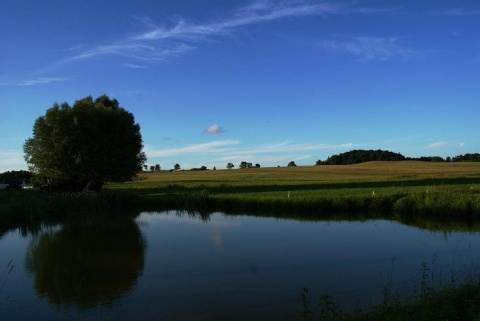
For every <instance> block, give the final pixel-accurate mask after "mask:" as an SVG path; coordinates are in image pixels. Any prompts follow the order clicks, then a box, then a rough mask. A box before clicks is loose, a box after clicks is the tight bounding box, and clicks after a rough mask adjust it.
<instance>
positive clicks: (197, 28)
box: [61, 0, 385, 64]
mask: <svg viewBox="0 0 480 321" xmlns="http://www.w3.org/2000/svg"><path fill="white" fill-rule="evenodd" d="M382 12H385V10H376V9H369V8H352V7H350V8H349V7H346V6H341V5H339V4H338V2H333V1H331V2H328V1H313V2H312V1H305V0H298V1H291V2H288V1H266V0H258V1H255V2H253V4H251V5H249V6H246V7H243V8H239V9H237V10H235V11H233V12H232V13H231V15H230V17H227V18H223V19H218V20H216V21H213V22H207V23H189V22H188V21H187V20H185V19H183V18H179V19H176V20H175V21H174V24H173V25H172V26H160V25H158V24H157V23H156V22H155V21H153V20H152V19H150V18H146V17H138V16H134V17H133V18H134V19H136V20H137V21H138V22H139V23H140V24H141V25H142V26H144V27H145V29H146V31H144V32H142V33H139V34H137V35H135V36H132V37H130V38H127V39H123V40H120V41H117V42H115V43H113V44H108V45H99V46H96V47H94V48H91V49H89V50H85V51H83V52H80V53H78V54H76V55H74V56H72V57H70V58H67V59H65V60H64V61H62V62H61V64H64V63H68V62H71V61H76V60H83V59H89V58H93V57H96V56H104V55H118V56H124V57H128V58H131V59H135V60H143V61H149V62H156V61H162V60H165V59H167V58H169V57H174V56H180V55H184V54H187V53H190V52H192V51H194V50H196V49H197V46H198V43H200V42H202V41H208V40H210V39H212V38H214V37H218V36H226V35H232V34H233V33H234V32H235V31H237V30H239V29H240V28H244V27H247V26H250V25H255V24H261V23H267V22H269V21H274V20H281V19H286V18H295V17H304V16H315V15H316V16H318V15H339V14H375V13H382Z"/></svg>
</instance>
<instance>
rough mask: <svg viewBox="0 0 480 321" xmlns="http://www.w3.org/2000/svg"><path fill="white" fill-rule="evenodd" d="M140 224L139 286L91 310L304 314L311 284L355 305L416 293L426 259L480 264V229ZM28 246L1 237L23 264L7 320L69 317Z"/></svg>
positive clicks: (445, 270) (12, 286)
mask: <svg viewBox="0 0 480 321" xmlns="http://www.w3.org/2000/svg"><path fill="white" fill-rule="evenodd" d="M136 222H137V223H138V225H139V227H140V230H141V233H142V236H143V237H144V238H145V240H146V242H147V244H148V246H147V248H146V250H145V265H144V269H143V271H142V274H141V275H140V276H139V277H138V282H137V286H136V287H135V289H134V290H133V291H132V292H131V293H129V294H128V295H126V296H125V297H123V298H121V299H119V300H118V301H117V302H115V303H114V304H113V306H112V308H110V309H106V308H105V307H104V308H100V307H99V308H98V309H97V310H95V309H94V310H89V311H86V312H82V315H83V316H85V315H87V316H88V317H90V319H92V318H95V317H97V316H99V315H102V317H103V318H104V319H108V318H110V319H115V320H132V319H141V318H143V319H152V320H163V319H164V318H165V319H167V320H169V319H178V320H256V319H259V318H260V319H262V320H270V319H272V320H277V319H282V318H285V316H287V319H295V311H296V309H297V308H298V307H299V306H300V300H299V292H300V291H301V289H302V288H303V287H305V286H307V287H308V288H309V289H310V293H311V294H312V296H313V297H315V296H316V297H317V298H318V297H319V296H320V295H322V294H325V293H327V294H331V295H333V297H334V299H335V301H336V302H338V303H340V304H343V305H345V306H350V305H356V304H368V303H371V302H374V301H375V300H378V299H379V298H381V296H382V290H383V287H384V286H385V285H386V284H389V282H393V283H394V285H395V287H396V288H397V289H399V291H405V290H408V289H409V288H410V289H411V284H412V279H413V278H416V279H417V284H418V281H419V277H420V275H421V272H420V269H421V265H422V263H423V262H425V263H427V264H428V266H429V268H430V269H431V271H432V272H433V273H436V274H441V276H443V277H445V279H449V278H450V276H451V274H450V273H451V271H454V272H455V273H457V275H460V274H459V273H460V272H458V271H461V270H462V269H464V270H465V269H467V268H468V267H470V266H471V264H478V257H477V253H479V251H480V239H479V238H478V233H459V232H451V233H447V234H444V233H437V232H429V231H425V230H421V229H417V228H413V227H408V226H404V225H401V224H398V223H395V222H388V221H373V220H372V221H365V222H346V221H345V222H321V221H319V222H302V221H295V220H281V219H273V218H256V217H249V216H227V215H223V214H221V213H216V214H214V215H211V216H210V218H209V220H208V221H206V222H205V221H202V220H201V219H200V218H198V217H190V216H188V215H181V216H178V215H177V213H176V212H167V213H158V214H153V213H152V214H147V213H145V214H142V215H140V216H139V217H138V218H137V220H136ZM112 241H114V240H112ZM26 243H27V242H26V240H25V239H23V238H21V237H19V235H18V234H16V233H10V234H8V235H6V236H4V238H2V239H1V240H0V253H1V254H2V255H0V256H1V257H0V267H1V264H3V265H6V264H7V263H8V260H7V258H8V259H14V261H15V263H16V269H15V270H14V273H13V275H12V278H11V279H9V280H8V282H7V286H6V288H5V290H4V293H7V292H8V293H9V294H12V298H14V299H12V298H11V299H10V300H9V301H8V302H9V303H8V305H5V304H3V303H0V304H2V305H3V306H4V307H5V306H6V308H4V309H3V310H2V305H0V318H1V319H2V320H3V319H5V320H8V318H5V317H7V316H12V315H14V316H17V319H18V320H22V319H23V320H28V319H29V317H30V318H31V317H32V315H31V312H30V313H29V312H26V311H25V309H22V308H21V307H22V306H23V305H24V304H28V306H32V307H34V308H33V309H32V310H33V311H37V310H38V311H39V312H38V315H39V316H45V318H43V319H44V320H49V319H52V318H53V317H55V316H56V315H58V313H59V312H55V310H54V309H53V308H52V307H51V306H49V305H48V304H47V303H46V301H45V300H43V301H42V300H38V299H37V298H36V297H35V295H34V292H33V290H32V289H33V284H32V279H31V278H30V277H29V276H28V275H26V274H25V272H24V271H23V266H22V265H23V259H24V256H25V254H24V253H25V250H26V245H25V244H26ZM0 272H1V271H0ZM17 286H21V288H18V287H17ZM1 295H3V293H0V298H1ZM102 309H103V310H102ZM2 313H3V315H2ZM62 313H65V312H62ZM40 319H42V318H40ZM63 319H68V318H63Z"/></svg>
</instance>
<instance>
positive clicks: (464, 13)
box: [433, 8, 480, 17]
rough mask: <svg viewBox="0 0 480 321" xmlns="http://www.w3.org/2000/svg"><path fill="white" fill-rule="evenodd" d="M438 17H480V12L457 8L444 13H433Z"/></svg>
mask: <svg viewBox="0 0 480 321" xmlns="http://www.w3.org/2000/svg"><path fill="white" fill-rule="evenodd" d="M433 14H436V15H445V16H460V17H463V16H478V15H480V10H478V9H466V8H455V9H449V10H444V11H436V12H433Z"/></svg>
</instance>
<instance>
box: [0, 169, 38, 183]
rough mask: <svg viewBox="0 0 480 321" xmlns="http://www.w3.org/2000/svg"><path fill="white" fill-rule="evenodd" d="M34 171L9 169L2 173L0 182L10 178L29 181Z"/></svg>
mask: <svg viewBox="0 0 480 321" xmlns="http://www.w3.org/2000/svg"><path fill="white" fill-rule="evenodd" d="M32 175H33V174H32V173H31V172H29V171H23V170H21V171H8V172H3V173H0V183H1V182H6V181H7V180H9V179H20V180H25V181H27V182H29V180H30V178H31V177H32Z"/></svg>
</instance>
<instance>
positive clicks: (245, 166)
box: [238, 161, 253, 168]
mask: <svg viewBox="0 0 480 321" xmlns="http://www.w3.org/2000/svg"><path fill="white" fill-rule="evenodd" d="M252 167H253V165H252V163H249V162H245V161H242V162H240V165H238V168H252Z"/></svg>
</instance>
